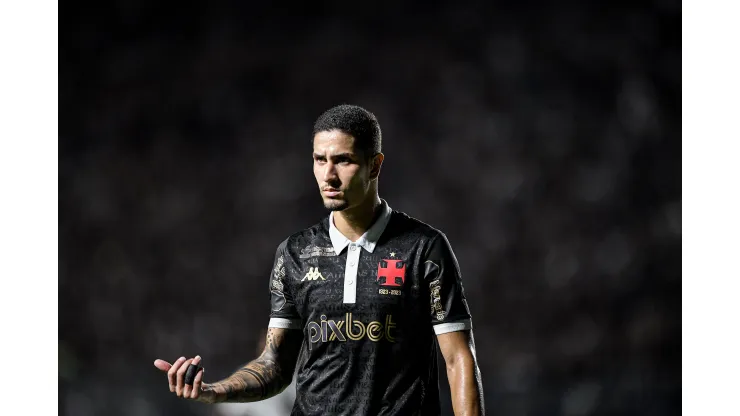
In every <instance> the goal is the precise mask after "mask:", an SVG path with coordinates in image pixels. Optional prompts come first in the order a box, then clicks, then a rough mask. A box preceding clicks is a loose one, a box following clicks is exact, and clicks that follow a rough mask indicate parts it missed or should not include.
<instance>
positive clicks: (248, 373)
mask: <svg viewBox="0 0 740 416" xmlns="http://www.w3.org/2000/svg"><path fill="white" fill-rule="evenodd" d="M266 355H267V354H262V356H260V357H259V358H257V359H256V360H254V361H251V362H250V363H249V364H247V365H245V366H244V367H242V368H240V369H239V370H237V371H236V372H235V373H234V374H232V375H231V376H229V377H227V378H225V379H223V380H221V381H217V382H215V383H209V384H208V385H206V386H204V389H207V390H211V391H212V392H213V393H214V395H213V400H214V402H216V403H221V402H253V401H258V400H264V399H267V398H270V397H272V396H275V395H277V394H279V393H280V392H282V391H283V390H285V388H286V387H287V386H288V385H290V382H291V376H290V375H288V376H285V375H284V373H286V371H283V369H282V368H281V367H280V364H279V363H278V362H277V360H274V359H271V357H269V356H266Z"/></svg>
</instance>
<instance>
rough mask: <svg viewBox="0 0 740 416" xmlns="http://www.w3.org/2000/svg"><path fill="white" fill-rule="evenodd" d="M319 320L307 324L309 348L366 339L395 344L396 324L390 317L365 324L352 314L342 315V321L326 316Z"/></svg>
mask: <svg viewBox="0 0 740 416" xmlns="http://www.w3.org/2000/svg"><path fill="white" fill-rule="evenodd" d="M320 319H321V320H320V321H318V322H317V321H309V322H308V325H307V329H308V338H309V340H310V341H311V342H310V343H309V347H311V346H313V344H316V343H319V342H334V341H340V342H344V341H348V340H350V341H359V340H361V339H363V338H366V337H367V339H369V340H370V341H373V342H379V341H381V340H383V339H385V340H387V341H389V342H396V338H395V336H394V329H395V328H396V324H395V323H394V322H393V316H392V315H386V316H385V321H384V322H379V321H371V322H368V323H367V324H366V323H364V322H362V321H359V320H356V319H353V317H352V313H349V312H348V313H346V314H345V315H344V320H334V319H327V317H326V315H321V318H320Z"/></svg>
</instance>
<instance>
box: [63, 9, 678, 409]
mask: <svg viewBox="0 0 740 416" xmlns="http://www.w3.org/2000/svg"><path fill="white" fill-rule="evenodd" d="M103 3H105V4H103ZM60 23H61V25H60V33H59V37H60V44H59V52H60V53H59V58H60V63H59V97H60V98H59V104H60V106H59V108H60V114H59V115H60V117H59V120H60V122H59V123H60V124H59V137H60V142H59V144H60V146H59V178H60V180H59V191H60V192H59V195H60V200H59V239H60V241H59V243H60V244H59V247H60V256H59V259H60V260H59V261H60V263H59V279H60V280H59V282H60V286H59V305H60V306H59V307H60V310H59V369H60V370H59V382H60V403H59V409H60V413H61V414H65V415H75V416H77V415H79V416H84V415H93V414H94V415H142V416H148V415H206V414H208V415H216V414H227V413H228V412H227V411H226V409H225V407H218V406H207V405H202V404H197V403H190V402H185V401H183V400H178V399H177V398H176V397H174V395H173V394H171V393H169V390H168V389H167V382H166V378H165V376H164V375H162V374H161V373H159V372H158V371H157V370H156V369H155V368H154V366H153V365H152V362H153V360H154V359H155V358H164V359H168V360H174V359H176V358H177V357H179V356H180V355H188V356H193V355H195V354H200V355H202V356H203V358H204V365H205V366H206V367H207V368H208V374H207V375H206V379H210V380H211V381H214V380H215V379H218V378H221V377H225V376H227V375H228V374H230V373H231V372H232V371H233V370H235V369H236V368H237V367H238V366H239V365H241V364H243V363H245V362H247V361H248V360H250V359H252V358H254V357H255V354H256V348H257V345H258V343H259V337H260V336H261V335H260V334H261V331H262V330H263V329H264V328H265V327H266V325H267V321H268V311H269V306H268V300H269V298H268V290H267V288H268V279H269V274H270V270H271V266H272V260H273V255H274V252H275V248H276V247H277V245H278V244H279V243H280V242H281V241H282V240H283V239H284V238H285V237H287V236H288V235H289V234H291V233H293V232H295V231H297V230H299V229H302V228H305V227H306V226H309V225H311V224H313V223H315V222H316V221H318V220H319V219H320V218H321V217H322V216H324V215H325V214H326V213H325V212H324V210H323V207H322V205H321V202H320V198H319V195H318V190H317V187H316V184H315V183H314V180H313V176H312V173H311V147H310V140H311V127H312V123H313V121H314V120H315V118H316V117H317V116H318V115H319V114H320V113H321V112H322V111H324V110H326V109H327V108H329V107H331V106H334V105H336V104H340V103H345V102H347V103H354V104H359V105H361V106H364V107H366V108H367V109H369V110H370V111H372V112H374V113H375V114H376V116H377V117H378V119H379V121H380V124H381V128H382V130H383V138H384V143H383V144H384V152H385V154H386V161H385V163H384V166H383V171H382V174H381V180H380V192H381V196H382V197H384V198H385V199H387V200H388V202H389V204H390V205H391V207H393V208H395V209H397V210H401V211H405V212H407V213H409V214H410V215H412V216H414V217H416V218H419V219H421V220H422V221H425V222H428V223H431V224H432V225H434V226H436V227H438V228H440V229H442V230H443V231H444V232H445V233H446V234H447V236H448V237H449V239H450V242H451V244H452V246H453V248H454V250H455V252H456V254H457V257H458V260H459V262H460V265H461V269H462V272H463V279H464V284H465V287H466V291H467V295H468V299H469V303H470V307H471V311H472V314H473V319H474V325H475V335H476V341H477V347H478V357H479V360H480V366H481V371H482V374H483V381H484V387H485V399H486V406H487V410H488V414H491V415H494V414H495V415H568V416H580V415H637V414H645V415H675V414H679V412H680V391H681V375H680V374H681V373H680V369H681V364H680V357H681V344H680V331H681V330H680V328H681V326H680V324H681V318H680V297H681V269H680V261H679V259H680V256H681V188H680V185H681V182H680V181H681V176H680V169H681V165H680V163H681V161H680V156H681V154H680V143H681V131H680V121H681V114H680V109H681V95H680V94H681V61H680V59H681V41H680V35H681V26H680V25H681V5H680V2H679V1H677V0H652V1H644V2H620V3H613V4H612V3H605V2H596V1H591V2H585V1H583V2H574V1H561V2H552V3H542V4H538V3H534V2H513V1H509V2H479V3H476V2H424V3H423V4H422V3H414V2H390V1H389V2H362V3H352V2H339V1H334V2H324V3H314V2H274V3H273V4H270V2H257V3H252V2H230V3H219V2H211V3H208V4H206V3H201V4H199V5H189V4H186V3H172V4H169V5H165V4H164V3H161V4H157V3H152V2H147V1H143V0H126V1H111V2H99V3H96V4H85V5H82V4H76V5H75V4H65V5H64V6H63V7H62V10H61V13H60ZM440 387H441V390H442V392H443V405H444V406H445V413H444V414H445V415H451V414H452V411H451V407H450V401H449V392H448V387H447V384H446V378H444V375H443V379H442V382H441V385H440ZM219 406H221V405H219ZM229 409H230V410H229V412H231V413H228V414H232V415H237V414H247V408H246V407H231V408H229ZM240 412H241V413H240ZM250 414H251V413H250ZM275 414H276V415H279V414H281V413H277V411H276V413H275Z"/></svg>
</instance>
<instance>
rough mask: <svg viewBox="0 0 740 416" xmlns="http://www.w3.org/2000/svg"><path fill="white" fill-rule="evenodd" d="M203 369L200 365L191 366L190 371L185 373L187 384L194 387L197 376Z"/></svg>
mask: <svg viewBox="0 0 740 416" xmlns="http://www.w3.org/2000/svg"><path fill="white" fill-rule="evenodd" d="M202 369H203V367H201V366H199V365H194V364H190V366H189V367H188V370H187V371H186V372H185V384H187V385H189V386H192V385H193V381H195V376H196V375H197V374H198V371H200V370H202Z"/></svg>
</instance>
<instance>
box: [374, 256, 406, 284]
mask: <svg viewBox="0 0 740 416" xmlns="http://www.w3.org/2000/svg"><path fill="white" fill-rule="evenodd" d="M395 257H396V253H391V258H390V259H383V260H382V261H380V262H379V263H378V276H377V279H376V281H377V282H378V283H379V284H380V285H381V286H390V287H401V286H402V285H403V284H404V283H405V282H406V263H405V262H404V261H403V260H400V259H396V258H395Z"/></svg>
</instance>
